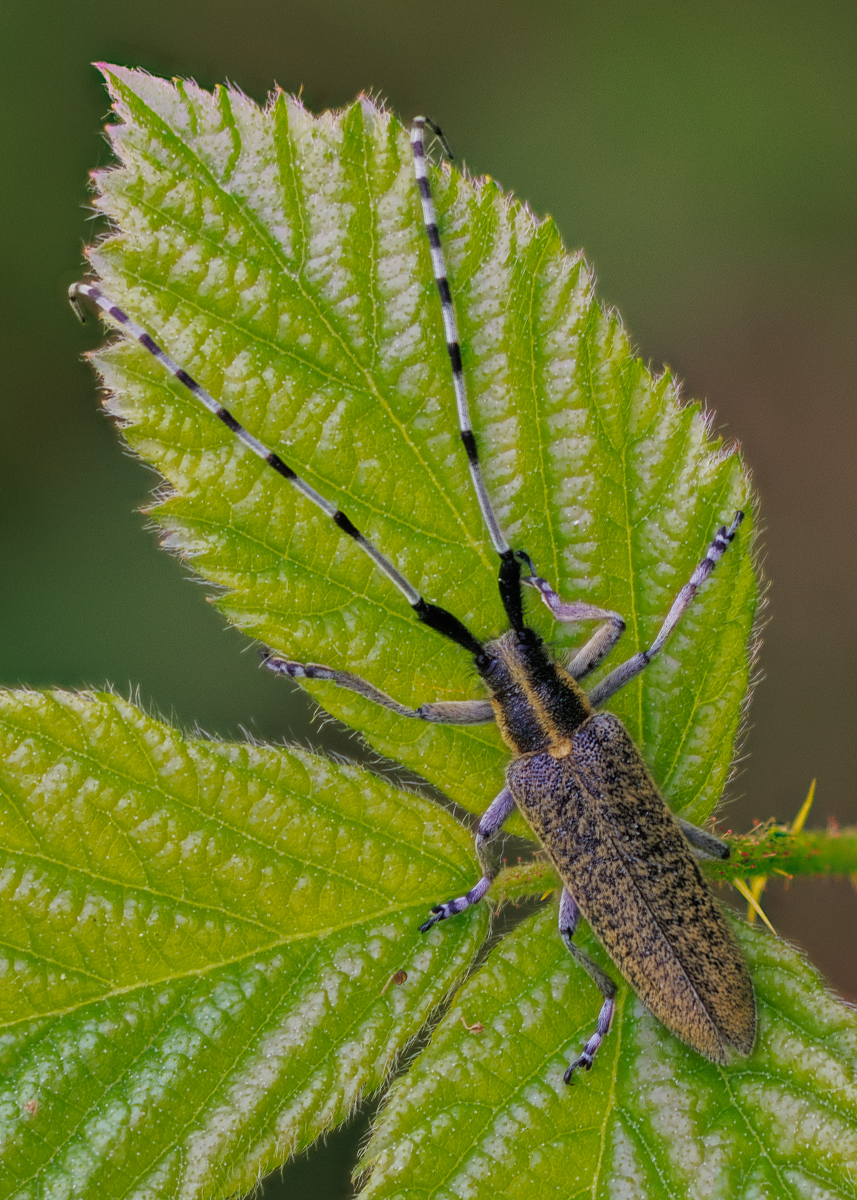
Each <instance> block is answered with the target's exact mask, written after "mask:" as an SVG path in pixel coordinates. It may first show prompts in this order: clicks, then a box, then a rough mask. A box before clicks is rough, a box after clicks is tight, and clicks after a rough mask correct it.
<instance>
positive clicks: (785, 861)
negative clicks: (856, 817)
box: [489, 822, 857, 904]
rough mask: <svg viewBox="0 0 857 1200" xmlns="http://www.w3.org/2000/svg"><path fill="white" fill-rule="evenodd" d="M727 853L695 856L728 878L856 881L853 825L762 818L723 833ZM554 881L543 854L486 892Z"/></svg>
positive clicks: (516, 891)
mask: <svg viewBox="0 0 857 1200" xmlns="http://www.w3.org/2000/svg"><path fill="white" fill-rule="evenodd" d="M723 840H724V841H725V842H726V843H727V845H728V846H729V848H730V850H731V851H732V854H731V857H730V858H729V859H727V860H726V862H710V861H708V860H701V861H700V864H699V865H700V866H701V867H702V870H703V871H704V873H705V874H706V875H707V876H708V878H709V879H711V880H712V881H716V882H720V881H725V882H727V883H730V882H731V881H732V880H733V879H744V880H750V879H752V877H753V876H758V875H765V876H768V875H781V876H787V877H789V878H791V877H792V876H796V875H807V876H811V875H824V876H831V875H840V876H842V875H844V876H848V877H851V878H852V879H854V880H855V881H857V826H852V827H850V828H847V829H838V828H837V827H835V826H832V827H830V828H828V829H827V830H824V831H822V830H820V829H819V830H803V831H801V832H800V833H792V832H791V831H790V830H789V828H788V826H785V825H775V824H773V823H772V822H766V823H765V824H764V825H760V826H758V827H757V828H756V829H755V830H754V831H753V832H752V833H746V834H742V835H741V836H739V837H726V838H724V839H723ZM559 886H560V882H559V877H558V876H557V873H556V871H555V870H554V869H553V867H552V866H551V865H550V863H548V862H546V861H545V860H544V859H543V858H537V859H534V860H533V861H532V862H519V863H518V864H517V865H515V866H506V867H504V868H503V870H502V871H501V872H500V874H499V875H498V876H497V879H496V880H495V882H494V884H493V886H492V888H491V891H490V893H489V898H490V899H492V900H493V901H494V903H495V904H499V903H500V901H501V900H513V901H514V900H522V899H524V898H526V897H531V896H541V895H545V894H547V893H548V892H552V891H555V890H556V889H557V888H558V887H559Z"/></svg>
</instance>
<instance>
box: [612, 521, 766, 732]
mask: <svg viewBox="0 0 857 1200" xmlns="http://www.w3.org/2000/svg"><path fill="white" fill-rule="evenodd" d="M743 520H744V514H743V513H742V512H740V511H739V512H736V514H735V519H734V521H733V522H732V524H731V525H730V526H729V528H728V529H727V528H726V526H725V525H722V526H721V527H720V529H718V530H717V533H716V534H715V535H714V541H713V542H712V543H711V545H710V546H709V547H708V550H707V552H706V555H705V558H704V559H703V560H702V562H701V563H700V564H699V566H698V567H697V568H696V570H695V571H694V572H693V574H692V575H691V577H690V579H689V580H688V581H687V583H686V584H685V585H684V587H683V588H682V589H681V591H680V592H679V594H678V595H677V596H676V598H675V600H674V601H673V605H672V608H671V609H670V611H669V612H668V613H667V619H666V620H665V621H664V623H663V625H662V626H661V629H660V633H659V634H658V636H657V637H656V638H655V640H654V641H653V642H652V644H651V646H649V648H648V650H641V651H640V653H639V654H635V655H634V656H633V658H629V659H628V661H627V662H624V663H622V665H621V667H617V668H616V670H615V671H611V672H610V674H609V675H607V676H605V678H604V679H602V680H601V682H600V683H599V684H598V685H597V686H596V687H594V688H593V689H592V691H591V692H590V693H589V703H590V704H591V705H592V707H593V708H597V707H598V705H599V704H603V703H604V701H605V700H607V699H609V698H610V696H613V695H615V694H616V692H618V691H619V689H620V688H623V687H624V686H625V684H626V683H630V681H631V680H632V679H634V678H635V677H636V676H637V675H639V674H640V672H641V671H645V669H646V667H647V666H648V665H649V663H650V662H651V661H652V659H653V658H654V657H655V655H656V654H659V653H660V651H661V650H663V648H664V646H665V645H666V642H667V639H668V638H669V636H670V634H671V633H672V631H673V630H674V629H675V627H676V625H678V623H679V621H680V620H681V617H682V615H683V613H684V612H685V610H686V609H687V608H688V607H689V605H690V603H691V601H692V600H693V598H694V596H695V595H696V593H697V591H698V590H699V588H700V587H701V586H702V584H703V583H705V581H706V579H707V578H708V576H709V575H710V574H711V572H712V571H713V570H714V568H715V567H716V565H717V563H718V562H719V561H720V559H721V558H722V557H723V555H724V554H725V553H726V551H727V550H728V549H729V547H730V545H731V544H732V540H733V538H734V537H735V531H736V530H737V528H738V526H739V525H740V524H741V522H742V521H743Z"/></svg>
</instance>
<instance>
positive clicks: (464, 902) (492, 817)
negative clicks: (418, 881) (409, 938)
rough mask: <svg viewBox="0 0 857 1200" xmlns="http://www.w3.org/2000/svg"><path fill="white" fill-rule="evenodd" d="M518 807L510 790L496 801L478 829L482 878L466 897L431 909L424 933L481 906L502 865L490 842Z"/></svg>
mask: <svg viewBox="0 0 857 1200" xmlns="http://www.w3.org/2000/svg"><path fill="white" fill-rule="evenodd" d="M514 807H515V801H514V798H513V796H512V793H511V792H510V791H509V789H508V788H503V790H502V792H501V793H500V795H499V796H498V797H497V798H496V800H493V801H492V802H491V804H490V805H489V807H488V808H487V809H486V811H485V813H484V814H483V816H482V820H481V821H480V822H479V827H478V829H477V830H476V856H477V858H478V859H479V865H480V866H481V867H482V878H481V879H480V880H479V882H478V883H477V884H475V885H474V886H473V887H472V888H471V889H470V891H469V892H468V893H467V895H466V896H459V897H458V898H457V899H455V900H447V901H446V903H444V904H436V905H435V906H434V908H433V909H432V910H431V911H432V916H430V917H429V919H428V920H427V921H426V922H424V923H423V924H422V925H420V933H428V931H429V930H430V929H431V927H432V926H433V925H437V923H438V921H445V920H446V919H447V917H454V916H456V915H457V914H458V913H460V912H464V910H465V909H466V908H470V906H471V904H478V903H479V901H480V900H481V899H482V897H483V896H484V895H485V893H486V892H487V891H488V889H489V887H490V886H491V883H492V882H493V880H494V877H495V876H496V874H497V870H498V868H499V865H500V864H499V861H498V856H497V855H496V853H494V852H493V851H492V849H491V846H490V843H491V842H492V841H493V839H494V838H495V837H496V836H497V834H498V833H499V832H500V830H501V829H502V828H503V824H504V822H505V821H506V819H507V817H508V816H509V813H510V812H511V811H512V809H513V808H514Z"/></svg>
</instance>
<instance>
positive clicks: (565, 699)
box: [477, 629, 592, 758]
mask: <svg viewBox="0 0 857 1200" xmlns="http://www.w3.org/2000/svg"><path fill="white" fill-rule="evenodd" d="M485 658H486V660H487V662H486V665H485V667H484V669H483V668H482V664H481V663H478V664H477V665H478V666H479V668H480V675H481V676H482V679H483V681H484V683H485V686H486V687H487V688H488V690H489V691H490V693H491V703H492V704H493V706H494V711H495V713H496V714H497V724H498V725H499V727H500V732H501V733H502V735H503V739H504V741H505V742H506V744H507V745H508V746H510V747H511V749H512V750H513V751H514V752H515V753H516V754H533V753H536V752H547V753H548V754H552V755H553V756H554V757H555V758H565V757H566V756H567V755H568V754H569V753H570V751H571V735H572V734H573V733H574V731H575V729H577V728H578V727H579V726H580V725H582V724H583V722H584V721H585V720H586V718H587V717H588V716H589V715H590V713H591V711H592V710H591V708H590V705H589V701H588V699H587V698H586V693H585V692H584V691H583V689H582V688H581V687H580V685H579V684H577V683H576V682H575V680H574V679H573V678H572V677H571V675H569V673H568V671H566V670H565V668H564V667H563V666H561V665H560V663H558V662H557V660H556V659H555V658H554V657H553V655H552V654H551V653H550V651H549V650H548V648H547V647H546V646H545V644H544V643H543V642H542V640H541V638H540V637H539V636H538V634H536V633H535V632H534V631H533V630H531V629H526V630H524V632H523V633H513V632H509V633H504V634H503V636H502V637H499V638H497V640H496V641H494V642H488V643H487V645H486V646H485Z"/></svg>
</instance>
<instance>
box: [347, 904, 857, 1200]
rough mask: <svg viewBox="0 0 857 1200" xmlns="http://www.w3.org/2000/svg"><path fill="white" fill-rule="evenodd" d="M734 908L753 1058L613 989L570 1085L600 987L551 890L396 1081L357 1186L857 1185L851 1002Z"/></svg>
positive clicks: (379, 1193)
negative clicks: (749, 987)
mask: <svg viewBox="0 0 857 1200" xmlns="http://www.w3.org/2000/svg"><path fill="white" fill-rule="evenodd" d="M733 925H734V928H735V932H736V933H737V935H738V937H739V939H740V941H741V945H742V947H743V949H744V952H745V954H746V955H747V959H748V962H749V963H750V968H751V971H752V973H753V978H754V981H755V986H756V995H757V1000H758V1004H759V1024H760V1029H759V1046H758V1049H757V1050H756V1052H755V1054H754V1055H753V1056H752V1058H751V1059H750V1060H749V1061H748V1062H746V1063H744V1062H741V1063H740V1065H734V1066H732V1067H728V1068H721V1067H717V1066H715V1065H713V1064H712V1063H708V1062H705V1061H704V1060H703V1059H701V1058H700V1057H699V1056H698V1055H697V1054H694V1052H693V1051H692V1050H689V1049H688V1048H687V1047H686V1046H683V1045H682V1044H681V1043H679V1042H678V1041H677V1040H676V1039H675V1038H673V1037H671V1036H670V1035H669V1034H668V1033H667V1032H666V1030H665V1029H664V1028H663V1026H662V1025H660V1024H659V1023H658V1022H657V1021H656V1020H655V1019H654V1018H653V1017H652V1016H650V1015H649V1013H648V1012H647V1011H646V1010H645V1009H644V1008H643V1006H642V1005H641V1004H640V1002H639V1001H638V1000H636V998H635V997H634V995H633V993H631V992H629V991H628V989H627V988H622V989H621V991H620V999H619V1012H620V1020H619V1023H618V1028H617V1029H616V1031H615V1033H614V1034H613V1035H611V1037H609V1038H608V1039H607V1041H605V1043H604V1045H603V1046H602V1048H601V1049H600V1050H599V1052H598V1058H597V1059H596V1063H595V1066H594V1067H593V1070H592V1073H591V1075H588V1076H587V1075H581V1076H578V1077H577V1078H576V1079H575V1081H574V1083H573V1084H572V1086H571V1087H566V1085H565V1084H564V1083H563V1079H562V1076H563V1072H564V1070H565V1068H566V1066H567V1065H568V1061H569V1058H570V1057H571V1056H573V1055H576V1053H577V1049H578V1047H579V1044H580V1043H581V1042H582V1041H584V1040H585V1039H586V1037H588V1035H589V1034H590V1033H591V1032H592V1029H593V1025H594V1019H595V1015H596V1013H597V1011H598V1007H599V1004H600V1001H601V997H600V995H599V993H598V991H597V989H596V987H595V985H594V984H593V983H592V982H591V981H590V980H589V979H588V978H587V977H586V976H585V975H583V974H582V973H581V972H579V971H572V970H570V968H569V961H568V955H567V953H566V951H565V949H564V947H563V945H562V943H561V941H560V939H559V938H558V937H557V934H556V913H555V908H554V906H550V907H549V908H548V909H546V910H543V911H542V912H540V913H539V914H537V915H536V916H535V917H534V918H530V919H529V920H527V921H525V922H524V923H523V924H521V925H520V926H519V927H518V928H517V929H516V930H515V931H514V933H512V934H511V935H510V936H509V937H508V938H506V939H505V940H504V942H503V943H502V944H501V945H500V947H499V948H498V949H497V950H495V952H494V953H493V954H492V955H491V957H490V958H489V960H488V962H487V963H486V964H485V966H484V967H483V968H482V969H481V970H480V971H479V972H478V973H477V974H476V975H475V976H474V977H473V978H472V979H471V980H470V981H469V983H468V984H467V985H466V986H465V987H463V988H462V989H461V990H460V991H459V993H458V995H457V996H456V998H455V1001H454V1003H453V1005H452V1007H451V1009H450V1010H449V1012H448V1014H447V1015H446V1017H445V1018H444V1020H443V1022H442V1023H441V1025H440V1026H439V1027H438V1029H437V1031H436V1033H435V1035H434V1038H433V1040H432V1044H431V1045H430V1046H429V1048H428V1049H427V1050H426V1051H425V1052H424V1053H423V1054H422V1056H421V1057H420V1059H419V1060H418V1062H417V1063H416V1064H415V1065H414V1067H413V1068H412V1069H411V1071H410V1072H409V1074H408V1075H407V1076H406V1077H405V1078H404V1079H402V1080H401V1081H399V1082H398V1083H397V1084H395V1085H394V1087H393V1089H392V1092H391V1095H390V1098H389V1100H388V1103H387V1107H386V1109H385V1110H384V1111H383V1113H382V1114H381V1117H380V1119H379V1122H378V1124H377V1125H376V1128H375V1133H374V1137H373V1139H372V1141H371V1143H370V1145H369V1147H368V1149H367V1152H366V1159H365V1165H366V1166H367V1168H368V1167H370V1166H371V1167H373V1168H374V1170H373V1171H372V1174H371V1177H370V1180H369V1183H368V1185H367V1186H366V1189H365V1190H364V1191H363V1192H362V1193H361V1200H387V1198H392V1197H397V1198H403V1197H406V1196H407V1197H411V1196H414V1197H416V1196H419V1197H421V1200H461V1198H462V1197H477V1196H478V1197H482V1196H497V1197H502V1198H503V1200H531V1198H533V1197H538V1200H547V1197H553V1196H556V1197H562V1200H573V1198H574V1197H582V1196H586V1197H591V1198H592V1200H602V1198H603V1200H612V1198H614V1197H618V1196H623V1197H625V1196H627V1197H629V1198H639V1200H655V1198H657V1197H662V1196H663V1197H679V1196H680V1197H682V1198H684V1197H687V1198H688V1200H702V1198H705V1200H711V1198H712V1197H723V1198H724V1200H725V1198H728V1200H751V1198H753V1200H755V1198H756V1197H761V1196H764V1197H771V1198H773V1197H776V1200H803V1198H805V1197H807V1196H813V1197H819V1198H821V1197H829V1198H830V1200H833V1198H834V1197H835V1198H836V1200H847V1198H852V1197H857V1175H855V1165H857V1016H855V1013H854V1011H853V1010H852V1009H848V1008H845V1007H844V1006H843V1005H842V1004H839V1003H837V1002H836V1001H835V1000H833V999H832V998H831V997H830V996H828V995H827V994H826V992H825V990H824V987H823V985H822V983H821V980H820V979H819V977H818V975H817V973H816V972H815V971H814V970H813V969H812V968H811V967H809V966H807V964H806V963H805V962H804V961H803V960H802V959H801V957H800V956H799V955H798V954H797V953H796V952H795V951H794V950H792V949H790V948H789V947H788V946H786V945H784V944H782V943H778V942H776V941H774V940H773V939H772V938H770V937H768V936H766V935H765V934H763V933H760V932H757V931H754V930H752V929H750V928H749V927H747V926H746V925H743V924H741V923H740V922H738V921H737V920H736V921H734V922H733ZM583 941H584V944H585V945H586V948H587V950H588V951H589V953H591V954H592V955H593V956H594V957H596V958H597V959H598V961H600V962H601V963H602V964H603V965H604V966H607V967H609V963H608V960H607V959H606V958H605V957H604V954H603V952H601V951H600V948H599V947H598V946H597V943H595V942H594V941H593V940H592V939H591V938H590V939H589V940H588V943H587V941H586V939H583ZM474 1026H476V1029H475V1030H474V1029H473V1027H474ZM480 1026H481V1027H482V1028H481V1029H480Z"/></svg>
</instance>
